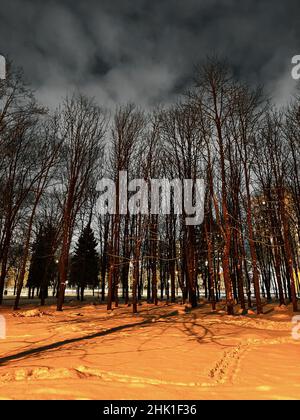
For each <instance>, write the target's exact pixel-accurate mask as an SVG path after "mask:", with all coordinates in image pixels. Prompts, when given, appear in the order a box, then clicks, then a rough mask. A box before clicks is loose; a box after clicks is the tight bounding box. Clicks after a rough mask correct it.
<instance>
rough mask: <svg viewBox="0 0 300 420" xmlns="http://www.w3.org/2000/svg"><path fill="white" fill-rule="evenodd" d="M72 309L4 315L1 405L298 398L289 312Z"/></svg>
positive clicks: (296, 351)
mask: <svg viewBox="0 0 300 420" xmlns="http://www.w3.org/2000/svg"><path fill="white" fill-rule="evenodd" d="M131 309H132V308H130V307H125V306H122V305H121V306H120V307H119V308H118V309H114V310H113V311H111V312H110V313H108V312H107V311H106V308H105V306H104V305H97V304H95V305H94V304H92V303H91V301H88V302H87V303H85V304H78V303H77V302H71V303H69V304H67V305H66V307H65V310H64V311H63V312H56V311H55V306H54V305H52V306H47V307H44V308H40V309H37V308H35V307H30V306H28V307H23V308H22V309H21V310H20V311H18V312H17V313H16V312H13V311H11V310H10V308H9V307H8V306H7V307H4V308H1V309H0V315H2V316H4V317H5V319H6V323H7V325H6V329H7V337H6V339H5V340H0V399H23V398H24V399H110V400H114V399H220V398H221V399H299V397H300V363H299V355H300V341H297V340H294V339H293V338H292V335H291V331H292V327H293V324H292V316H293V314H292V313H291V312H290V308H289V307H288V308H285V310H284V311H278V310H277V308H276V307H275V306H274V305H266V306H265V308H264V311H265V313H266V314H265V315H261V316H256V315H245V316H241V315H236V316H234V317H230V316H227V315H226V314H224V313H223V306H222V305H219V307H218V308H217V311H216V312H212V311H211V309H210V307H209V306H208V305H204V304H203V305H201V306H200V307H199V308H198V309H196V310H192V311H190V312H186V311H185V308H184V307H183V306H182V305H179V304H174V305H166V304H164V303H160V305H159V306H158V307H154V306H153V305H148V304H146V303H143V304H142V305H141V306H139V313H138V314H137V315H132V314H131Z"/></svg>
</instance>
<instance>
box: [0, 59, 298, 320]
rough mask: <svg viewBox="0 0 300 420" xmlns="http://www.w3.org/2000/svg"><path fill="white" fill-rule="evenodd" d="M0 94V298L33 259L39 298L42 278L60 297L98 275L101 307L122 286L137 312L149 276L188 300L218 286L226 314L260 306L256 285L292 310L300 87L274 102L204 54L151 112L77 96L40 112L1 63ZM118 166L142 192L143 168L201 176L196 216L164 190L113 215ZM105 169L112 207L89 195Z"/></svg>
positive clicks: (211, 294)
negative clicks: (153, 200)
mask: <svg viewBox="0 0 300 420" xmlns="http://www.w3.org/2000/svg"><path fill="white" fill-rule="evenodd" d="M0 104H1V107H0V156H1V166H0V266H1V274H0V303H2V299H3V293H4V287H5V281H6V279H7V276H8V273H9V271H10V269H11V268H14V269H16V267H17V270H16V272H17V273H16V283H15V294H16V299H15V308H18V306H19V301H20V296H21V292H22V289H23V287H24V285H25V284H24V283H25V275H26V271H27V269H28V263H29V261H31V263H30V270H29V277H28V287H29V294H30V295H32V293H34V290H38V291H39V295H40V297H41V303H42V304H44V303H45V299H46V298H47V293H48V287H49V285H50V284H52V285H53V286H54V291H55V294H56V295H57V309H58V310H62V308H63V303H64V296H65V289H66V286H67V284H69V285H76V287H77V289H78V297H81V298H83V294H84V289H85V288H86V287H87V286H90V287H92V288H100V291H101V299H102V300H105V299H106V300H107V307H108V309H111V308H112V305H113V304H114V305H115V306H117V305H118V302H119V297H120V296H122V299H123V300H124V302H125V303H126V304H127V303H129V301H131V303H132V307H133V312H136V311H137V308H138V302H139V300H140V299H142V298H143V295H144V291H146V294H147V300H148V301H149V302H152V303H154V304H157V302H158V295H159V292H158V289H159V287H160V297H161V298H162V297H163V296H167V298H168V299H170V300H171V301H172V302H175V300H176V299H177V297H178V294H179V295H180V297H181V298H182V299H183V300H184V301H189V302H190V304H191V305H192V306H193V307H195V306H196V305H197V303H198V301H199V298H200V295H201V293H202V292H203V293H204V295H205V297H206V298H207V299H208V300H209V301H210V302H211V304H212V307H213V309H214V308H215V307H216V303H217V302H218V301H219V300H221V299H225V300H226V306H227V311H228V314H233V313H234V305H235V304H236V303H239V305H240V306H241V308H242V309H246V308H247V307H252V306H254V305H255V307H256V310H257V312H258V313H262V311H263V299H262V298H266V299H268V300H271V299H273V298H276V299H278V300H279V302H280V305H283V304H286V303H287V302H292V305H293V309H294V311H296V310H297V309H298V308H297V293H299V276H300V242H299V238H300V231H299V229H300V228H299V226H300V200H299V198H300V173H299V165H298V162H299V152H300V147H299V145H300V101H299V100H298V99H297V98H295V100H293V101H292V103H291V104H290V105H289V106H288V107H286V108H284V109H277V108H274V107H273V106H271V105H270V103H269V101H268V100H266V98H265V97H264V95H263V92H262V90H261V89H257V88H255V89H253V88H251V87H249V86H248V85H246V84H245V83H243V82H241V81H239V80H236V79H235V78H234V77H233V75H232V73H231V71H230V68H229V67H228V66H227V64H226V63H225V62H222V61H218V60H217V59H215V58H212V59H208V60H207V62H206V63H204V64H203V65H201V66H199V67H198V68H197V70H196V72H195V78H194V82H193V84H192V86H191V88H190V89H189V90H188V91H186V92H185V93H184V94H183V95H182V96H181V97H180V98H178V102H177V103H176V104H174V105H172V106H170V107H168V108H157V109H154V110H151V111H148V112H147V113H146V112H143V111H142V110H140V109H139V108H137V107H136V106H135V105H133V104H127V105H122V106H118V107H117V108H116V110H115V112H114V113H113V114H112V115H111V113H109V112H108V111H106V110H105V109H103V108H101V107H99V106H98V105H97V104H96V103H95V102H94V101H93V100H91V99H89V98H87V97H84V96H82V95H74V96H73V97H71V98H66V100H65V101H64V102H63V103H62V105H61V106H60V107H59V108H58V109H57V111H56V112H54V113H50V112H49V111H47V110H46V109H44V108H42V107H40V106H39V105H38V104H37V103H36V101H35V99H34V97H33V94H32V92H31V91H30V89H29V88H28V87H26V86H25V84H24V83H23V81H22V77H21V75H20V74H17V73H15V72H13V71H12V70H11V69H9V71H8V79H7V80H5V81H0ZM121 171H127V173H128V180H130V179H142V180H144V181H145V183H146V184H147V185H148V186H149V190H150V191H151V179H162V178H165V179H169V180H172V179H179V180H184V179H191V180H194V181H195V180H196V179H199V178H202V179H204V180H205V185H206V193H205V198H204V222H203V223H202V224H200V225H196V226H194V225H187V224H186V222H185V218H186V216H187V215H186V214H185V213H183V214H177V213H178V212H177V211H176V208H175V206H174V205H172V200H171V211H170V214H168V215H163V214H149V215H145V214H142V213H138V214H135V215H132V214H122V212H121V211H120V208H119V205H120V204H119V203H120V200H119V198H120V197H119V196H120V194H121V192H120V190H119V188H118V185H119V177H120V172H121ZM102 177H107V178H110V179H112V180H113V181H114V182H115V185H116V186H117V189H116V195H117V200H116V211H115V214H113V215H110V214H106V215H103V214H101V212H100V211H99V208H98V207H97V205H96V203H97V198H98V194H99V193H97V188H96V185H97V181H98V180H99V179H101V178H102ZM138 205H140V206H141V205H142V203H141V202H140V203H137V206H138ZM78 235H79V240H77V246H76V247H75V250H74V251H73V248H74V247H73V244H74V241H76V237H78ZM95 237H96V238H97V239H95ZM56 272H57V273H56ZM130 291H131V293H130ZM130 295H131V296H130Z"/></svg>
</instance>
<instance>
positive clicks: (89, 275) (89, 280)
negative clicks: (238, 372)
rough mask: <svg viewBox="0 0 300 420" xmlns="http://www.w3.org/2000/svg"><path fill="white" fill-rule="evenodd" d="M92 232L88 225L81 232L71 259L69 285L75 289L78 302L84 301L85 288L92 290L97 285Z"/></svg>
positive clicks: (97, 267) (96, 261) (95, 257)
mask: <svg viewBox="0 0 300 420" xmlns="http://www.w3.org/2000/svg"><path fill="white" fill-rule="evenodd" d="M96 247H97V241H96V240H95V236H94V232H93V230H92V229H91V226H90V225H89V224H88V225H87V226H86V227H85V229H84V230H83V232H82V234H81V235H80V238H79V240H78V243H77V245H76V249H75V254H74V256H73V257H72V264H71V273H70V283H71V285H73V286H76V287H77V297H78V300H79V299H80V300H81V301H83V300H84V290H85V288H86V287H92V288H93V289H94V288H95V287H96V286H97V284H98V271H99V264H98V259H99V256H98V253H97V251H96Z"/></svg>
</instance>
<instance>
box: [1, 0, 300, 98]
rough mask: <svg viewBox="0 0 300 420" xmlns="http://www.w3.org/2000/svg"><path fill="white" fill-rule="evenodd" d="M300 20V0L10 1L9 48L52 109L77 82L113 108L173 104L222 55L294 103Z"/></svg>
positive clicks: (4, 18) (6, 12) (4, 38)
mask: <svg viewBox="0 0 300 420" xmlns="http://www.w3.org/2000/svg"><path fill="white" fill-rule="evenodd" d="M299 17H300V2H299V0H286V1H284V0H259V1H258V0H257V1H256V0H239V1H238V0H180V1H179V0H178V1H176V0H159V1H156V0H85V1H83V0H82V1H75V0H73V1H71V0H60V1H55V0H53V1H47V0H45V1H41V0H39V1H34V0H0V53H1V54H3V55H5V56H7V57H9V58H10V59H12V60H13V61H14V62H15V63H16V64H17V65H20V66H22V67H23V69H24V72H25V76H26V79H27V80H28V81H29V82H30V83H32V85H33V86H34V87H35V88H36V89H37V93H38V97H39V98H40V99H41V100H42V101H43V102H44V103H46V104H47V105H50V106H53V105H55V104H57V103H58V102H59V101H60V99H61V97H62V96H63V95H64V94H65V93H66V92H71V91H72V90H73V89H74V87H78V88H80V90H82V91H83V92H85V93H87V94H90V95H92V96H95V97H96V99H97V100H98V101H99V102H100V103H103V104H105V105H106V106H110V105H113V104H114V103H116V102H125V101H128V100H132V101H136V102H137V103H139V104H140V105H145V106H149V105H153V104H157V103H169V102H170V101H172V100H174V96H175V95H176V92H178V90H179V89H180V88H181V87H182V86H184V85H185V84H186V83H188V81H189V80H190V78H191V76H192V73H193V66H194V64H195V63H197V62H198V61H201V60H203V59H205V57H206V55H209V54H213V53H217V54H220V55H222V56H226V57H227V58H228V60H229V61H230V62H231V63H232V65H233V66H234V69H235V71H236V72H237V73H240V74H241V76H242V77H243V78H245V79H247V80H248V81H249V82H250V83H264V84H265V85H266V87H267V90H268V93H270V94H272V96H273V98H274V101H275V102H277V103H284V102H285V101H287V100H288V98H289V95H290V93H291V92H292V90H293V88H294V85H295V82H294V81H293V80H292V78H291V75H290V72H291V58H292V56H294V55H296V54H300V19H299Z"/></svg>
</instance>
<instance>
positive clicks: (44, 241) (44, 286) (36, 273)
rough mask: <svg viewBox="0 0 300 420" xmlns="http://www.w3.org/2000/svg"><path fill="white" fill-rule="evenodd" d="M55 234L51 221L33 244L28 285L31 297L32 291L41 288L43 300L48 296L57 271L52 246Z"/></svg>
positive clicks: (42, 228)
mask: <svg viewBox="0 0 300 420" xmlns="http://www.w3.org/2000/svg"><path fill="white" fill-rule="evenodd" d="M55 235H56V231H55V228H54V227H53V226H52V225H51V224H50V223H48V224H47V225H46V226H41V227H40V230H39V232H38V234H37V238H36V240H35V242H34V244H33V246H32V256H31V262H30V268H29V274H28V281H27V287H28V288H29V297H30V295H31V292H32V291H34V290H35V289H37V290H39V291H40V296H41V297H42V301H44V299H45V298H47V297H48V287H49V284H50V283H51V282H52V281H53V279H54V276H55V272H56V264H55V256H54V255H53V246H52V245H53V240H54V238H55Z"/></svg>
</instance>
